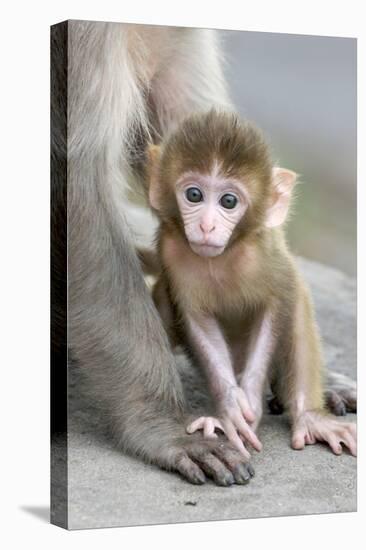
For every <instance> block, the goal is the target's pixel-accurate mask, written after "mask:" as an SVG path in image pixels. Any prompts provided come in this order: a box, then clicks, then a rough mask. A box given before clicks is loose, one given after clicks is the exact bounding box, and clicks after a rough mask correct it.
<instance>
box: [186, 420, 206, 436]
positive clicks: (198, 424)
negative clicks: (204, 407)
mask: <svg viewBox="0 0 366 550" xmlns="http://www.w3.org/2000/svg"><path fill="white" fill-rule="evenodd" d="M204 422H205V417H203V416H200V417H199V418H197V419H196V420H193V422H191V423H190V424H188V426H187V427H186V432H187V433H189V434H193V433H194V432H197V430H202V429H203V426H204Z"/></svg>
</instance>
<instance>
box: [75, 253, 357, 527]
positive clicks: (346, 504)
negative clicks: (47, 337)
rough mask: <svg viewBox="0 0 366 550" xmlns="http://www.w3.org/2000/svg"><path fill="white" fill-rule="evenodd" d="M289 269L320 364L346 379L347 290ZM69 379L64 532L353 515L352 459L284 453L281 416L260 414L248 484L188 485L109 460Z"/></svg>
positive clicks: (351, 296) (320, 275)
mask: <svg viewBox="0 0 366 550" xmlns="http://www.w3.org/2000/svg"><path fill="white" fill-rule="evenodd" d="M299 264H300V267H301V269H302V271H303V273H304V275H305V278H306V280H307V281H308V283H309V285H310V287H311V290H312V292H313V298H314V303H315V307H316V312H317V319H318V323H319V325H320V330H321V334H322V337H323V343H324V351H325V358H326V362H327V365H328V367H330V368H331V369H333V370H335V371H337V372H340V373H344V374H348V375H350V376H352V377H353V378H355V376H356V283H355V281H354V280H353V279H351V278H349V277H348V276H346V275H344V274H342V273H340V272H338V271H336V270H333V269H330V268H328V267H324V266H321V265H319V264H316V263H313V262H309V261H305V260H302V259H300V260H299ZM180 368H181V370H182V375H183V377H184V379H185V384H186V387H187V388H189V391H190V393H191V395H193V396H194V398H195V399H196V400H198V401H200V400H202V399H204V397H203V395H202V386H201V385H200V384H201V382H200V381H199V379H198V378H197V376H196V374H195V371H194V370H193V369H192V367H191V366H189V365H188V364H187V363H186V361H184V360H180ZM69 379H70V415H69V454H68V458H69V468H68V483H69V492H68V498H69V528H71V529H80V528H91V527H114V526H124V525H126V526H127V525H143V524H153V523H171V522H173V523H177V522H188V521H208V520H220V519H236V518H253V517H265V516H282V515H296V514H312V513H330V512H349V511H355V510H356V459H355V458H353V457H351V456H350V455H348V454H347V453H343V455H342V456H339V457H337V456H335V455H333V454H332V453H331V452H330V451H329V449H328V448H327V447H325V446H322V445H315V446H309V447H307V448H306V449H305V450H304V451H301V452H299V451H293V450H292V449H291V448H290V444H289V441H290V440H289V428H288V424H287V421H286V418H285V417H284V416H269V415H265V417H264V420H263V423H262V425H261V427H260V430H259V435H260V438H261V440H262V442H263V445H264V448H263V451H262V452H261V453H259V454H254V457H253V461H252V463H253V465H254V467H255V469H256V476H255V478H254V479H252V481H251V482H250V484H249V485H247V486H232V487H230V488H221V487H216V486H215V485H214V484H213V483H211V482H208V483H206V484H205V485H203V486H193V485H190V484H188V483H187V482H185V481H184V480H182V479H181V478H180V477H179V476H177V475H175V474H171V473H167V472H164V471H161V470H159V469H158V468H156V467H154V466H148V465H146V464H143V463H142V462H141V461H139V460H136V459H134V458H131V457H129V456H125V455H123V454H121V453H120V452H118V451H117V450H116V449H115V448H114V447H113V446H112V444H111V442H110V440H109V439H108V434H107V433H106V431H105V429H104V428H103V422H102V419H101V418H100V416H99V413H98V412H97V411H96V410H95V409H93V408H92V407H91V405H90V404H89V403H88V402H87V400H86V398H85V397H84V396H83V383H82V379H81V378H80V376H79V373H78V372H77V369H76V368H75V367H71V368H70V375H69ZM348 419H350V420H351V419H355V418H354V415H349V416H348Z"/></svg>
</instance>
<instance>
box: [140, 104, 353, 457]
mask: <svg viewBox="0 0 366 550" xmlns="http://www.w3.org/2000/svg"><path fill="white" fill-rule="evenodd" d="M183 126H184V124H183ZM215 132H216V136H223V138H222V141H220V142H219V141H218V139H216V140H215V139H213V140H212V143H211V147H212V150H210V144H208V142H209V136H210V135H211V136H212V135H215ZM202 136H205V140H204V143H203V142H202V139H203V138H202ZM218 143H219V144H218ZM232 151H235V155H232V154H231V152H232ZM195 155H196V156H197V158H198V160H197V165H199V166H201V168H200V169H199V170H197V169H195V167H194V165H195V164H194V160H192V159H195ZM227 157H229V158H227ZM202 158H205V159H206V164H207V165H206V166H205V167H204V168H202ZM229 159H230V160H229ZM177 160H179V162H176V161H177ZM177 166H179V167H180V169H179V170H178V169H177V168H176V167H177ZM174 170H175V171H174ZM168 174H169V176H168ZM150 175H151V177H150V187H149V198H150V203H151V206H152V207H153V208H154V210H155V211H156V212H157V214H158V216H159V217H160V220H161V226H160V232H159V252H160V260H161V263H162V265H163V266H164V271H163V273H162V275H161V279H160V283H161V281H164V285H165V287H166V288H168V289H169V292H168V294H169V297H168V298H167V299H166V300H165V305H166V302H169V303H170V304H171V308H172V311H176V310H178V311H179V318H180V319H183V323H181V325H180V332H179V335H180V338H181V341H182V343H183V344H184V345H185V346H186V348H188V349H189V350H191V352H192V353H193V356H194V359H195V360H196V362H197V363H198V364H199V365H200V366H201V367H202V368H203V369H204V371H205V373H206V377H207V381H208V385H209V388H210V391H211V394H212V396H213V397H214V400H215V403H216V408H217V413H218V414H217V416H215V417H200V418H198V419H196V420H195V421H193V422H191V423H190V425H189V426H188V431H189V432H194V431H197V430H202V431H203V435H204V436H205V437H208V438H214V437H215V434H216V430H221V431H224V433H225V435H226V437H227V438H228V439H229V441H230V442H231V443H232V444H233V446H235V447H236V448H237V449H240V450H241V452H242V453H243V454H244V455H245V456H246V457H247V456H248V455H249V453H248V450H247V448H246V445H247V444H248V443H250V444H251V445H252V446H253V447H254V448H256V449H257V450H260V448H261V444H260V442H259V440H258V438H257V437H256V436H255V430H256V429H257V427H258V425H259V422H260V419H261V415H262V401H263V394H264V386H265V383H266V381H267V380H268V379H270V382H271V383H273V388H274V392H275V395H276V397H278V398H279V400H280V401H281V402H282V403H283V405H284V407H285V408H286V409H287V410H288V411H289V414H290V419H291V425H292V446H293V447H294V448H296V449H301V448H303V447H304V446H305V445H306V444H312V443H314V442H316V441H323V442H326V443H327V444H328V445H329V446H330V448H331V449H332V451H333V452H334V453H336V454H339V453H340V452H341V450H342V445H343V446H345V447H346V448H348V449H349V451H350V452H351V453H352V454H356V428H355V425H353V424H350V423H343V422H342V421H340V420H338V419H337V418H336V417H333V416H332V415H330V414H329V413H328V412H327V411H326V410H325V408H324V405H323V394H324V388H323V381H322V369H323V364H322V357H321V351H320V343H319V338H318V333H317V327H316V324H315V321H314V319H313V311H312V306H311V303H310V300H309V297H308V293H307V289H306V287H305V285H304V283H303V282H302V279H301V276H300V274H299V273H298V271H297V268H296V266H295V263H294V261H293V259H292V257H291V255H290V253H289V251H288V249H287V247H286V244H285V240H284V236H283V230H282V227H281V226H282V224H283V222H284V221H285V219H286V216H287V212H288V209H289V204H290V198H291V193H292V189H293V187H294V184H295V182H296V174H295V173H294V172H292V171H290V170H287V169H283V168H279V167H274V166H273V165H272V164H271V161H270V159H269V155H268V150H267V148H266V145H265V144H264V141H263V138H262V136H261V134H260V133H259V132H258V131H257V130H255V129H254V128H253V127H252V126H251V125H249V124H246V123H243V124H242V123H240V122H238V119H237V118H235V117H233V116H232V115H227V114H222V113H221V114H217V113H214V112H213V113H212V112H211V113H208V114H206V115H202V117H201V119H200V118H199V116H197V117H195V118H192V119H191V120H189V121H188V122H187V123H186V124H185V126H184V128H183V130H182V131H181V133H180V130H179V128H178V130H177V132H176V134H175V135H174V136H173V138H172V142H169V141H168V143H167V144H165V145H163V148H162V150H161V149H159V148H154V149H153V150H152V151H150ZM173 304H174V305H173ZM156 305H157V307H158V309H160V308H159V300H158V301H156ZM171 317H172V318H174V314H173V313H172V315H171ZM165 318H167V317H166V315H165ZM233 319H235V321H233ZM176 323H177V319H175V320H174V319H173V322H172V323H171V324H169V326H166V328H167V329H168V330H172V326H173V327H174V326H175V324H176ZM233 324H235V331H236V334H238V331H239V336H240V337H239V338H237V337H236V338H234V337H233V338H232V335H231V330H232V327H233ZM240 331H241V332H240ZM244 335H246V336H245V337H244ZM240 347H241V348H242V351H241V349H240ZM234 358H235V360H234ZM237 380H239V382H238V381H237Z"/></svg>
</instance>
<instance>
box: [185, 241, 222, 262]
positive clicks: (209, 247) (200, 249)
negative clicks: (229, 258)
mask: <svg viewBox="0 0 366 550" xmlns="http://www.w3.org/2000/svg"><path fill="white" fill-rule="evenodd" d="M189 246H190V247H191V250H192V251H193V252H194V253H195V254H197V255H198V256H202V257H204V258H214V257H215V256H219V255H220V254H222V252H223V251H224V250H225V246H222V245H214V244H207V243H197V242H192V241H190V242H189Z"/></svg>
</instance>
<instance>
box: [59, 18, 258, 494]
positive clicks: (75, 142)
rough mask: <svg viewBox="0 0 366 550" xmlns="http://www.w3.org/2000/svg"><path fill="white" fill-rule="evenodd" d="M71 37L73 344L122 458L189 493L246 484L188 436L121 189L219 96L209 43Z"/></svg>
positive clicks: (174, 37) (141, 30)
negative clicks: (150, 148) (206, 485)
mask: <svg viewBox="0 0 366 550" xmlns="http://www.w3.org/2000/svg"><path fill="white" fill-rule="evenodd" d="M68 31H69V40H68V46H69V71H68V89H69V109H68V122H69V124H68V138H69V141H68V146H69V148H68V244H69V256H68V260H69V262H68V267H69V339H70V346H71V348H72V350H73V353H74V355H75V357H76V358H77V360H78V362H79V363H80V364H81V365H82V368H83V370H84V372H85V374H86V376H87V378H88V379H89V382H90V386H91V387H92V391H93V394H94V395H95V396H96V398H97V400H98V402H99V403H101V404H102V405H103V406H104V408H105V410H107V412H108V415H109V418H110V422H111V425H112V427H113V431H114V434H115V437H116V440H117V441H118V443H119V445H120V446H121V448H123V449H125V450H126V451H128V452H131V453H133V454H135V455H137V456H139V457H141V458H143V459H144V460H146V461H149V462H152V463H156V464H158V465H160V466H162V467H164V468H167V469H174V470H177V471H179V472H180V473H181V474H182V475H183V476H185V477H186V478H187V479H188V480H189V481H191V482H193V483H202V482H204V479H205V476H204V474H207V475H209V476H210V477H212V478H213V479H214V481H215V482H216V483H218V484H220V485H230V484H232V483H234V482H237V483H245V482H246V481H247V479H248V475H247V470H246V466H245V465H244V463H243V459H242V457H241V455H240V454H239V453H237V452H236V451H235V450H233V449H232V448H231V447H230V446H229V445H228V444H227V443H226V442H225V443H223V442H222V441H205V440H203V438H202V437H200V436H199V437H193V438H192V436H189V435H186V434H185V429H184V425H185V423H184V399H183V392H182V387H181V382H180V379H179V377H178V374H177V372H176V368H175V363H174V357H173V355H172V353H171V351H170V349H169V344H168V340H167V336H166V334H165V332H164V329H163V327H162V325H161V322H160V319H159V316H158V313H157V311H156V310H155V308H154V306H153V302H152V300H151V297H150V295H149V293H148V290H147V288H146V285H145V283H144V280H143V275H142V272H141V267H140V264H139V261H138V258H137V256H136V254H135V251H134V246H133V238H132V237H133V235H132V232H131V231H130V228H129V224H128V221H127V220H126V214H125V213H124V209H125V207H126V195H127V193H126V192H125V191H127V181H128V182H129V183H130V187H131V186H132V187H133V186H134V185H140V186H141V182H139V180H138V175H137V172H136V171H135V170H134V169H133V165H134V162H135V161H136V158H137V159H138V158H139V154H140V151H139V143H141V142H142V143H143V142H144V140H146V138H147V136H148V135H149V134H153V135H158V134H159V133H163V132H165V131H166V130H168V129H169V128H170V127H171V126H172V125H174V124H175V123H176V122H177V121H178V120H179V119H180V117H182V116H184V115H185V114H186V113H187V112H188V111H192V110H194V109H198V108H205V107H207V106H208V105H210V104H212V102H213V101H214V98H216V99H219V98H220V95H222V96H223V97H224V86H223V84H222V85H221V72H220V67H219V64H218V62H217V59H216V56H215V45H214V42H211V38H210V36H211V35H210V34H209V33H207V31H204V33H203V34H202V33H200V31H191V30H189V29H159V28H153V27H151V28H147V27H143V26H133V25H132V26H131V25H121V24H105V23H84V22H70V23H69V29H68ZM202 37H206V38H207V39H209V41H208V43H207V44H206V49H205V47H204V44H202V39H203V38H202ZM188 46H189V52H187V48H188ZM195 48H196V50H197V49H198V48H199V57H198V52H197V51H195ZM160 52H162V54H160ZM205 52H207V55H208V56H209V57H210V59H206V60H205V59H203V58H202V57H204V56H205V55H206V54H205ZM185 53H186V56H185V57H184V54H185ZM195 59H196V66H195V63H194V60H195ZM197 60H198V61H197ZM180 63H181V64H182V71H180V66H179V64H180ZM190 64H191V65H192V66H191V67H190ZM187 71H188V72H187ZM188 77H190V81H188V82H186V81H185V80H184V79H187V78H188ZM195 79H196V80H197V82H196V83H195V82H194V80H195ZM205 79H207V82H206V80H205ZM195 86H196V90H195ZM215 90H216V96H215V93H214V92H215ZM224 99H225V100H226V98H225V97H224ZM152 124H154V127H152V126H151V125H152Z"/></svg>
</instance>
